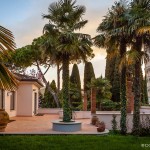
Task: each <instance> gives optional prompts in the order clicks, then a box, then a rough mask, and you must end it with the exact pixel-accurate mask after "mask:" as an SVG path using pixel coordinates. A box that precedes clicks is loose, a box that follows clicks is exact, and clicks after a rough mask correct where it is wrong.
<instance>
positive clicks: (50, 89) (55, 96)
mask: <svg viewBox="0 0 150 150" xmlns="http://www.w3.org/2000/svg"><path fill="white" fill-rule="evenodd" d="M37 68H38V70H39V71H40V72H41V76H42V80H43V82H44V83H45V85H48V86H47V88H48V91H49V92H50V93H51V94H52V95H53V98H54V101H55V103H56V105H57V107H58V108H59V107H60V106H59V100H58V96H57V94H56V93H55V92H54V91H53V90H52V88H51V87H50V84H48V82H47V80H46V79H45V77H44V75H43V73H42V71H41V68H40V67H39V64H38V63H37Z"/></svg>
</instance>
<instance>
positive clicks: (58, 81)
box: [57, 63, 60, 94]
mask: <svg viewBox="0 0 150 150" xmlns="http://www.w3.org/2000/svg"><path fill="white" fill-rule="evenodd" d="M59 91H60V66H59V63H57V94H59Z"/></svg>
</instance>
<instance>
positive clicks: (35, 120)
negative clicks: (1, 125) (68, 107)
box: [0, 114, 109, 135]
mask: <svg viewBox="0 0 150 150" xmlns="http://www.w3.org/2000/svg"><path fill="white" fill-rule="evenodd" d="M58 119H59V116H58V115H54V114H53V115H50V114H45V115H43V116H33V117H11V118H10V120H12V122H10V123H8V125H7V127H6V129H5V132H0V134H2V135H4V134H7V135H9V134H15V135H24V134H28V135H34V134H36V135H49V134H52V135H56V134H66V135H68V134H88V135H93V134H96V135H101V134H107V133H108V132H109V131H108V130H105V132H103V133H99V132H97V128H96V127H95V126H93V125H91V124H90V121H91V120H90V119H77V120H78V121H80V122H82V130H81V131H78V132H71V133H66V132H57V131H53V130H52V121H54V120H58Z"/></svg>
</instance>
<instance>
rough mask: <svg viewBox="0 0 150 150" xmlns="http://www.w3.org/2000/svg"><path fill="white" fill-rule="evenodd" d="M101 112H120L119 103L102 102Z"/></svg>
mask: <svg viewBox="0 0 150 150" xmlns="http://www.w3.org/2000/svg"><path fill="white" fill-rule="evenodd" d="M101 110H102V111H119V110H120V103H119V102H113V101H111V100H106V101H103V102H102V104H101Z"/></svg>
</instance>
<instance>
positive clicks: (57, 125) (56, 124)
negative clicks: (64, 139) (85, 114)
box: [52, 120, 82, 132]
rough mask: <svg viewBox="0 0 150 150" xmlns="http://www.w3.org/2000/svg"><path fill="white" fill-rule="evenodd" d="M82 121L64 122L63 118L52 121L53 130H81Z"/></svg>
mask: <svg viewBox="0 0 150 150" xmlns="http://www.w3.org/2000/svg"><path fill="white" fill-rule="evenodd" d="M81 125H82V124H81V122H79V121H74V120H73V121H70V122H63V121H62V120H55V121H52V130H54V131H60V132H76V131H80V130H81Z"/></svg>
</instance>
